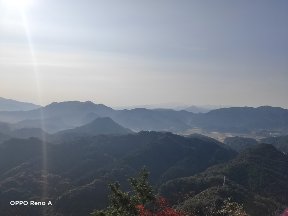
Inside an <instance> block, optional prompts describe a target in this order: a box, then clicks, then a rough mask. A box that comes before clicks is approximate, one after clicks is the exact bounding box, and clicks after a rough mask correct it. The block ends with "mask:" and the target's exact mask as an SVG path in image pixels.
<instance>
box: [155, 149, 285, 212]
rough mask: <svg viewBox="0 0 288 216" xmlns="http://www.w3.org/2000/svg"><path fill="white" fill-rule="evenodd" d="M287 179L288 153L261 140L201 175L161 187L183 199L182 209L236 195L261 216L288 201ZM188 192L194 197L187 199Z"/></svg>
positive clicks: (168, 194) (169, 193)
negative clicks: (230, 159) (261, 142)
mask: <svg viewBox="0 0 288 216" xmlns="http://www.w3.org/2000/svg"><path fill="white" fill-rule="evenodd" d="M224 176H225V180H224ZM287 182H288V157H287V155H285V154H283V153H281V152H279V151H278V150H276V149H275V148H274V147H273V146H272V145H267V144H266V145H265V144H261V145H257V146H255V147H253V148H250V149H248V150H246V151H244V152H242V153H241V154H240V155H239V156H238V157H237V158H235V159H233V160H232V161H231V162H228V163H226V164H223V165H216V166H214V167H211V168H209V169H207V170H206V171H205V172H203V173H201V174H199V175H195V176H192V177H188V178H180V179H175V180H172V181H169V182H167V183H166V184H163V185H162V187H161V189H160V191H161V193H162V194H163V195H164V196H166V197H169V198H170V199H171V200H172V201H173V202H176V201H177V200H178V201H180V202H182V204H180V205H179V206H180V208H182V209H190V210H191V209H195V208H197V206H198V207H200V206H201V205H203V206H205V203H207V202H210V203H214V202H216V203H217V202H218V203H221V202H222V201H223V199H227V198H228V197H232V199H233V200H236V201H237V202H240V203H243V204H244V207H245V209H246V210H247V212H248V213H250V214H251V215H255V216H258V215H259V216H260V215H263V214H265V215H269V214H268V212H274V213H275V211H276V210H277V209H278V208H279V209H281V208H283V207H284V206H285V205H287V202H288V185H287ZM204 194H205V196H203V195H204ZM185 196H186V197H187V196H188V197H190V198H189V200H190V201H187V199H186V200H185V199H184V200H183V197H185ZM208 200H209V201H208ZM217 200H218V201H217ZM195 203H197V205H196V204H195ZM265 212H266V213H265Z"/></svg>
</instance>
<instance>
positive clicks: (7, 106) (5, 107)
mask: <svg viewBox="0 0 288 216" xmlns="http://www.w3.org/2000/svg"><path fill="white" fill-rule="evenodd" d="M40 107H41V106H39V105H36V104H33V103H27V102H20V101H16V100H12V99H6V98H2V97H0V111H28V110H33V109H37V108H40Z"/></svg>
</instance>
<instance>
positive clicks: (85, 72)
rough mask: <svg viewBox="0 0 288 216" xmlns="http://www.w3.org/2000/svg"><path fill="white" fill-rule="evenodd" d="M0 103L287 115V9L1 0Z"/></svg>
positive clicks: (211, 3) (233, 3) (277, 0)
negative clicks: (262, 110)
mask: <svg viewBox="0 0 288 216" xmlns="http://www.w3.org/2000/svg"><path fill="white" fill-rule="evenodd" d="M0 1H1V3H0V96H1V97H5V98H12V99H16V100H21V101H28V102H33V103H37V104H41V105H46V104H49V103H51V102H53V101H67V100H80V101H87V100H90V101H93V102H95V103H103V104H106V105H109V106H114V107H116V106H133V105H144V104H187V105H207V104H210V105H229V106H261V105H271V106H281V107H285V108H288V100H287V93H288V84H287V83H288V1H286V0H270V1H267V0H252V1H251V0H238V1H237V0H217V1H215V0H145V1H135V0H121V1H118V0H102V1H100V0H81V1H80V0H78V1H76V0H61V1H59V0H58V1H57V0H0Z"/></svg>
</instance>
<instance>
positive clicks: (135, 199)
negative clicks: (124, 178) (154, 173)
mask: <svg viewBox="0 0 288 216" xmlns="http://www.w3.org/2000/svg"><path fill="white" fill-rule="evenodd" d="M148 176H149V173H148V171H147V170H146V169H142V170H141V171H140V173H139V175H138V176H137V177H136V178H130V179H129V182H130V185H131V188H132V191H131V192H124V191H122V190H121V189H120V184H119V183H117V182H116V183H113V184H110V185H109V188H110V190H111V195H110V205H109V206H108V207H107V208H106V209H105V210H96V211H94V212H93V213H92V214H91V215H92V216H133V215H138V209H137V206H139V205H144V206H145V205H147V204H148V203H150V202H152V201H153V200H155V196H154V194H153V189H152V186H151V185H150V184H149V182H148Z"/></svg>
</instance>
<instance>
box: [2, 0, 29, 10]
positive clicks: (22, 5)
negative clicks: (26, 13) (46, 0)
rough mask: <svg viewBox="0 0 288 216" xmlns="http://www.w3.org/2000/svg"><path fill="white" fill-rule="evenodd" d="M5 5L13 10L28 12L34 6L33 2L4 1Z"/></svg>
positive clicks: (20, 0)
mask: <svg viewBox="0 0 288 216" xmlns="http://www.w3.org/2000/svg"><path fill="white" fill-rule="evenodd" d="M3 3H4V4H5V5H6V7H7V8H9V9H11V10H26V9H28V8H29V7H31V6H32V4H33V0H3Z"/></svg>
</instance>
